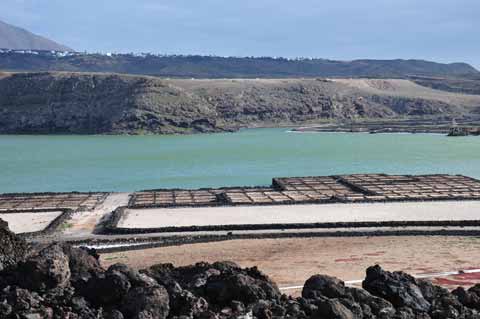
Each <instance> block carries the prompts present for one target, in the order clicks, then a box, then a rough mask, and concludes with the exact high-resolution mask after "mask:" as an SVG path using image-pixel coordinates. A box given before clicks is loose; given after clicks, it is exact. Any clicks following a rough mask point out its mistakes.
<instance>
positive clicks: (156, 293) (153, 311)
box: [121, 286, 170, 319]
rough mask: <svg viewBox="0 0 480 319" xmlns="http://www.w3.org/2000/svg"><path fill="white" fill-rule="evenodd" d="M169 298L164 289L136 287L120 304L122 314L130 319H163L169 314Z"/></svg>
mask: <svg viewBox="0 0 480 319" xmlns="http://www.w3.org/2000/svg"><path fill="white" fill-rule="evenodd" d="M169 302H170V299H169V296H168V293H167V291H166V290H165V288H163V287H161V286H158V287H147V288H145V287H137V288H134V289H131V290H130V291H129V292H128V294H127V295H126V296H125V298H124V299H123V302H122V307H121V309H122V312H123V313H124V314H125V315H126V316H127V318H132V319H147V318H152V319H165V318H167V316H168V314H169V310H170V307H169Z"/></svg>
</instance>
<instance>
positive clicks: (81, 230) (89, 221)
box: [61, 193, 130, 239]
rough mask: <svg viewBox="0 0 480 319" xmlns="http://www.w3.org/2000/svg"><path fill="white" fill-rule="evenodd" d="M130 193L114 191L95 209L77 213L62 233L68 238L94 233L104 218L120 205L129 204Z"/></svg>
mask: <svg viewBox="0 0 480 319" xmlns="http://www.w3.org/2000/svg"><path fill="white" fill-rule="evenodd" d="M129 195H130V193H112V194H109V195H108V196H107V198H106V199H105V200H104V201H103V203H101V204H100V205H98V206H97V207H96V208H95V209H94V210H93V211H85V212H78V213H75V214H74V215H73V216H72V218H71V219H70V220H69V221H68V227H67V228H66V229H65V230H64V231H63V233H62V234H61V236H62V237H64V238H68V239H74V238H80V237H85V236H89V235H92V234H93V232H94V230H95V228H96V227H97V226H98V224H99V222H100V221H101V220H102V218H103V217H104V216H106V215H108V214H109V213H111V212H112V211H114V210H115V208H117V207H119V206H125V205H127V204H128V200H129Z"/></svg>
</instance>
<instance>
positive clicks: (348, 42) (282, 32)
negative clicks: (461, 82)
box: [0, 0, 480, 68]
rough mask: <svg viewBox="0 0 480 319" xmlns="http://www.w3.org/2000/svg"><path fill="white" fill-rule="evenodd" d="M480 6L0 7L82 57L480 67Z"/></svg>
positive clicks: (376, 0)
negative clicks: (410, 61)
mask: <svg viewBox="0 0 480 319" xmlns="http://www.w3.org/2000/svg"><path fill="white" fill-rule="evenodd" d="M479 16H480V1H479V0H363V1H362V0H334V1H325V0H323V1H322V0H295V1H293V0H288V1H286V0H283V1H282V0H275V1H274V0H171V1H166V0H135V1H133V0H129V1H126V0H1V1H0V19H1V20H4V21H5V22H8V23H11V24H14V25H17V26H21V27H24V28H26V29H28V30H30V31H33V32H35V33H38V34H41V35H44V36H47V37H50V38H52V39H53V40H56V41H57V42H60V43H62V44H65V45H68V46H70V47H72V48H74V49H76V50H79V51H83V50H87V51H102V52H156V53H182V54H192V53H195V54H215V55H238V56H251V55H254V56H284V57H299V56H302V57H309V56H311V57H322V58H331V59H342V60H351V59H357V58H377V59H390V58H420V59H428V60H434V61H439V62H456V61H465V62H469V63H471V64H473V65H475V66H476V67H477V68H479V67H480V41H479V38H480V36H479V34H480V18H479Z"/></svg>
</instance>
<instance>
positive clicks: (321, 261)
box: [102, 236, 480, 288]
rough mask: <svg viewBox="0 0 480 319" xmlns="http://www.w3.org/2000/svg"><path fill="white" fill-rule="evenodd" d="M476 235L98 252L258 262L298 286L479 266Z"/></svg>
mask: <svg viewBox="0 0 480 319" xmlns="http://www.w3.org/2000/svg"><path fill="white" fill-rule="evenodd" d="M479 248H480V238H473V237H441V236H434V237H423V236H422V237H371V238H368V237H352V238H306V239H268V240H234V241H226V242H219V243H209V244H208V243H207V244H192V245H184V246H175V247H163V248H153V249H145V250H138V251H128V252H118V253H110V254H103V255H102V263H103V264H104V265H105V266H108V265H110V264H113V263H117V262H121V263H126V264H128V265H130V266H133V267H135V268H145V267H148V266H150V265H153V264H156V263H173V264H175V265H176V266H181V265H188V264H192V263H195V262H198V261H209V262H214V261H218V260H232V261H235V262H237V263H238V264H240V265H241V266H243V267H247V266H248V267H251V266H258V267H259V268H260V269H261V270H262V271H264V272H265V273H266V274H268V275H269V276H270V277H272V279H273V280H274V281H276V282H277V283H278V285H279V286H280V287H285V286H297V285H302V284H303V283H304V282H305V280H306V279H308V278H309V277H310V276H311V275H313V274H317V273H322V274H329V275H333V276H336V277H338V278H341V279H342V280H358V279H363V278H364V275H365V269H366V268H367V267H369V266H371V265H374V264H380V265H381V266H382V267H384V268H385V269H387V270H392V271H393V270H403V271H406V272H409V273H411V274H422V273H432V272H444V271H455V270H461V269H473V268H480V262H479V261H478V260H480V249H479ZM434 282H435V283H437V284H441V285H444V286H448V287H449V288H451V287H452V286H457V285H463V286H470V285H472V284H474V283H476V282H480V277H479V276H478V274H475V275H472V274H469V275H465V274H464V275H459V276H450V277H444V278H439V279H435V280H434Z"/></svg>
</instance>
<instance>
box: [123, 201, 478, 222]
mask: <svg viewBox="0 0 480 319" xmlns="http://www.w3.org/2000/svg"><path fill="white" fill-rule="evenodd" d="M478 212H480V201H448V202H446V201H441V202H402V203H375V204H325V205H276V206H235V207H228V206H224V207H205V208H203V207H201V208H162V209H137V210H129V211H127V214H126V215H125V216H124V217H123V218H122V219H121V220H120V222H119V224H118V227H129V228H155V227H166V226H193V225H195V226H205V225H241V224H272V223H285V224H287V223H321V222H356V221H412V220H415V221H432V220H475V219H478V218H479V217H480V214H479V213H478Z"/></svg>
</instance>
